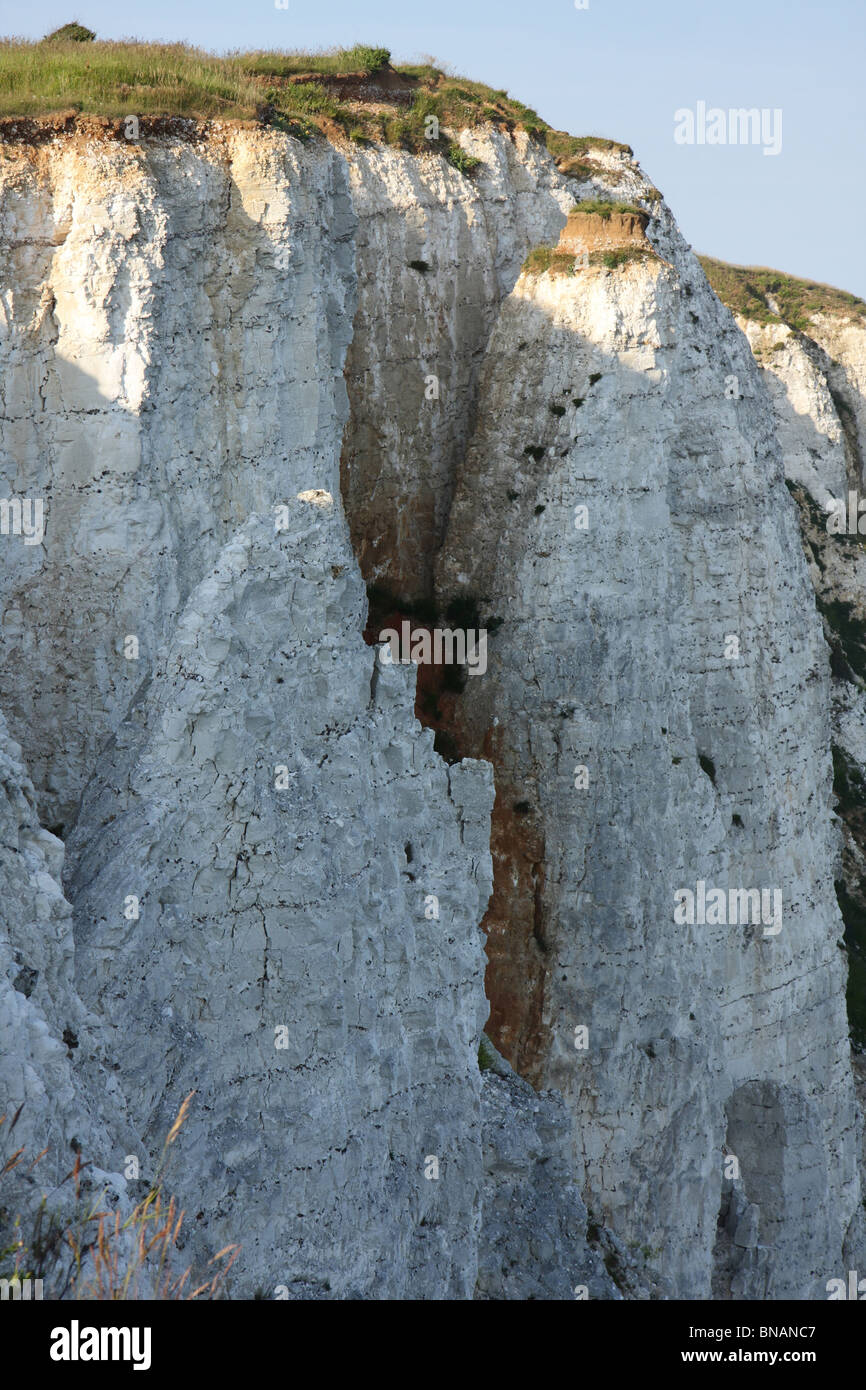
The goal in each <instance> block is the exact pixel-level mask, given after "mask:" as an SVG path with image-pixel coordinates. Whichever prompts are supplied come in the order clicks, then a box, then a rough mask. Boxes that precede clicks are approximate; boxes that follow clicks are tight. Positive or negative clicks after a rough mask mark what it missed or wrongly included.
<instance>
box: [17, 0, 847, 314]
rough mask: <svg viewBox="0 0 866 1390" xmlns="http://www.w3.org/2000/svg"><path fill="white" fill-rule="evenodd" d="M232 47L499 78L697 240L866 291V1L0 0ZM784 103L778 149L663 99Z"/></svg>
mask: <svg viewBox="0 0 866 1390" xmlns="http://www.w3.org/2000/svg"><path fill="white" fill-rule="evenodd" d="M73 17H74V18H77V19H79V20H80V21H81V22H82V23H84V24H87V25H89V26H90V27H91V28H92V29H95V30H96V31H97V33H98V34H99V36H100V37H101V38H121V37H124V36H128V35H130V34H134V35H135V36H136V37H140V38H147V39H159V38H162V39H170V40H180V39H183V40H187V41H189V42H190V43H194V44H197V45H199V46H201V47H203V48H209V49H211V50H214V51H217V52H224V51H226V50H227V49H232V48H285V49H295V48H300V49H315V48H323V47H329V46H332V45H335V44H336V45H340V46H345V45H349V44H351V43H354V42H363V43H370V44H381V45H384V46H386V47H388V48H390V49H391V51H392V53H393V55H394V58H395V61H399V60H410V59H412V58H416V57H418V56H420V55H422V54H433V55H434V56H435V57H436V58H438V59H439V60H440V61H441V62H442V63H444V64H448V65H449V66H450V67H452V68H454V69H455V70H456V71H458V72H460V73H462V74H463V75H465V76H469V77H474V78H477V79H479V80H481V81H484V82H489V83H490V84H491V85H492V86H494V87H505V88H507V89H508V91H509V92H510V93H511V94H512V95H513V96H516V97H518V98H519V99H520V100H522V101H525V102H526V103H527V105H529V106H533V107H535V109H536V110H537V111H538V112H539V114H540V115H541V116H543V117H544V119H545V120H547V121H549V122H550V124H551V125H554V126H557V127H558V128H560V129H563V130H569V131H571V132H572V134H575V135H582V134H597V135H608V136H611V137H613V138H614V139H617V140H623V141H626V142H627V143H628V144H630V145H631V146H632V147H633V148H634V151H635V154H636V155H637V157H638V159H639V160H640V161H641V164H642V165H643V167H644V169H645V170H646V172H647V174H648V175H649V177H650V178H651V179H652V180H653V182H654V183H656V184H657V185H658V187H659V188H661V190H662V192H663V193H664V195H665V197H666V198H667V200H668V202H669V204H670V205H671V207H672V208H673V210H674V213H675V214H676V216H677V218H678V220H679V223H680V226H681V227H682V230H683V232H684V234H685V236H686V237H687V238H688V239H689V241H691V243H692V245H693V246H694V247H695V249H696V250H698V251H702V252H706V253H707V254H709V255H713V256H718V257H721V258H722V259H724V260H728V261H734V262H737V263H739V264H748V265H771V266H774V267H776V268H778V269H780V270H787V271H789V272H791V273H792V274H794V275H802V276H805V277H807V278H809V279H813V280H823V281H827V282H828V283H830V284H834V285H838V286H840V287H842V288H843V289H847V290H852V291H853V292H854V293H856V294H860V295H862V296H863V297H864V298H866V264H864V256H863V242H864V228H866V215H864V214H866V207H864V201H866V199H864V173H863V148H864V137H866V120H864V104H866V100H864V90H866V42H864V39H866V4H864V0H817V3H813V4H806V3H804V0H717V3H710V2H709V0H653V3H649V0H647V3H639V0H589V8H588V9H586V10H577V9H576V8H575V6H574V0H522V3H521V0H426V2H425V3H421V2H420V0H363V3H358V0H328V3H327V4H325V3H322V0H289V8H288V9H287V10H278V9H276V8H275V5H274V0H244V3H239V0H147V3H145V4H138V5H131V4H126V3H122V2H121V3H117V0H35V3H33V4H31V5H30V6H26V7H25V6H22V5H21V4H20V3H18V0H16V3H15V4H14V5H13V4H11V3H10V0H0V29H2V32H3V33H6V34H10V33H18V34H26V35H29V36H31V37H36V36H40V35H42V34H44V33H46V32H47V31H48V30H50V29H52V28H55V27H56V26H57V25H59V24H61V23H64V22H66V21H67V20H69V19H71V18H73ZM699 101H704V102H706V104H707V106H708V107H712V106H718V107H722V108H724V109H726V110H727V109H728V108H729V107H742V106H745V107H758V108H764V107H766V108H770V109H772V108H777V107H780V108H781V110H782V113H783V115H782V150H781V153H780V154H779V155H778V156H776V157H769V156H765V155H764V154H763V152H762V150H761V148H760V146H743V145H714V146H711V145H693V146H686V145H677V144H675V143H674V139H673V130H674V119H673V115H674V111H675V110H677V109H678V108H683V107H690V108H692V109H695V107H696V105H697V103H698V102H699Z"/></svg>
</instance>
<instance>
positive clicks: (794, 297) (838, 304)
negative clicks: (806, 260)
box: [698, 256, 866, 333]
mask: <svg viewBox="0 0 866 1390" xmlns="http://www.w3.org/2000/svg"><path fill="white" fill-rule="evenodd" d="M698 259H699V261H700V263H701V265H702V266H703V268H704V274H705V275H706V277H707V279H708V280H709V282H710V284H711V285H712V287H713V289H714V290H715V292H716V294H717V295H718V296H719V299H720V300H721V301H722V303H723V304H726V305H727V306H728V308H729V309H730V310H732V312H733V313H735V314H741V315H742V316H743V317H744V318H748V319H752V320H754V321H755V322H756V323H779V322H780V320H781V321H782V322H783V323H787V324H788V325H789V327H791V328H794V329H797V330H798V331H799V332H801V333H808V331H809V328H810V320H811V316H812V315H813V314H836V315H840V316H843V317H846V318H855V317H856V318H860V317H864V316H866V303H864V301H863V300H862V299H858V298H857V296H856V295H854V294H848V293H847V292H846V291H845V290H837V289H834V287H833V286H832V285H820V284H817V283H816V282H815V281H814V280H798V279H796V278H795V276H793V275H784V274H783V273H782V272H781V271H779V270H770V269H768V268H766V267H764V266H742V265H727V264H726V263H725V262H724V261H716V260H713V259H712V257H711V256H699V257H698ZM768 295H769V296H771V297H772V298H773V299H774V300H775V302H776V304H777V305H778V307H779V314H774V313H773V310H772V309H771V308H770V305H769V303H768V302H767V296H768Z"/></svg>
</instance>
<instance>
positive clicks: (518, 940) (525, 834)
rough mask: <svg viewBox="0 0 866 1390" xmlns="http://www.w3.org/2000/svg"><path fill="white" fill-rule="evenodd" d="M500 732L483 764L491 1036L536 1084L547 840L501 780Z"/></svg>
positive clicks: (540, 1054)
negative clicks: (487, 792) (487, 809)
mask: <svg viewBox="0 0 866 1390" xmlns="http://www.w3.org/2000/svg"><path fill="white" fill-rule="evenodd" d="M504 742H505V734H504V733H503V730H502V729H501V727H500V728H497V729H495V730H490V732H489V735H488V737H487V738H486V739H485V740H484V743H485V746H484V749H483V750H482V751H481V752H480V754H479V756H481V757H486V758H489V759H490V761H491V762H492V763H493V766H494V769H495V776H496V801H495V803H494V807H493V816H492V821H491V831H490V845H491V853H492V856H493V893H492V896H491V899H490V902H489V904H488V907H487V912H486V913H485V916H484V920H483V922H482V928H483V929H484V931H485V932H486V934H487V959H488V966H487V973H486V979H485V989H486V993H487V997H488V999H489V1000H490V1019H489V1022H488V1024H487V1033H488V1035H489V1037H490V1038H491V1040H492V1042H493V1043H494V1045H495V1046H496V1047H497V1048H498V1049H499V1051H500V1052H501V1053H502V1054H503V1056H504V1057H507V1058H508V1060H509V1062H510V1063H511V1065H512V1066H513V1067H514V1069H515V1071H517V1072H519V1073H520V1075H521V1076H525V1077H526V1078H527V1080H529V1081H531V1082H533V1083H534V1084H538V1082H539V1081H540V1070H541V1065H542V1063H543V1059H544V1057H545V1055H546V1053H547V1051H548V1043H547V1038H546V1029H545V1025H544V1020H543V1010H544V985H545V975H546V962H545V956H546V951H547V946H546V934H545V906H544V868H543V865H544V836H543V833H542V832H541V830H540V828H539V826H538V823H537V821H536V818H535V812H534V811H533V809H532V808H530V809H529V810H528V811H526V812H524V811H520V810H515V806H518V807H520V806H522V805H523V802H522V801H521V800H520V792H519V791H518V790H517V789H516V788H514V787H513V786H511V785H509V783H508V782H507V781H505V780H503V779H504V772H503V767H502V757H501V752H502V745H503V744H504Z"/></svg>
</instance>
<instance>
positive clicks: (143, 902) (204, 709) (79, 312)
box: [3, 134, 492, 1297]
mask: <svg viewBox="0 0 866 1390" xmlns="http://www.w3.org/2000/svg"><path fill="white" fill-rule="evenodd" d="M12 162H13V163H14V160H13V161H12ZM19 162H20V166H21V167H16V169H15V171H14V173H13V174H10V176H9V178H10V182H9V185H8V186H7V190H6V191H7V202H6V207H7V216H8V217H9V218H10V219H11V218H18V219H20V220H22V221H23V222H27V221H29V222H30V224H31V225H32V226H34V227H35V228H36V229H37V231H39V229H42V231H41V232H40V233H39V235H35V236H34V243H38V244H34V245H33V246H31V248H30V251H31V260H30V261H29V262H27V265H28V266H29V274H30V278H31V281H32V285H33V296H34V299H35V298H36V296H37V289H38V300H39V303H40V304H41V305H43V306H44V315H43V318H42V319H40V320H39V326H38V331H37V330H36V329H33V330H32V331H31V325H32V323H33V319H32V318H31V319H30V320H28V321H27V322H25V323H15V324H13V325H12V331H11V332H10V333H9V335H8V338H7V341H6V345H5V347H6V352H7V354H8V359H9V362H10V366H11V375H9V376H5V377H4V382H5V384H6V388H7V392H8V400H9V402H10V405H11V406H12V408H13V410H14V412H15V418H14V421H13V424H12V426H11V427H10V432H9V434H8V435H7V437H6V441H5V443H6V449H7V453H6V455H5V458H6V460H7V463H6V468H7V473H6V477H5V478H4V482H5V483H6V486H7V487H9V489H10V491H12V490H13V489H14V491H15V493H16V495H25V496H30V495H37V496H40V497H42V496H44V497H45V499H46V517H47V521H46V530H45V536H44V541H43V544H42V545H41V546H27V545H25V544H24V538H23V537H15V536H10V537H7V538H5V544H6V545H12V546H14V547H15V549H14V550H13V551H12V552H11V553H12V557H13V563H12V565H11V566H10V569H9V570H8V571H7V573H6V574H5V575H4V581H3V584H4V605H5V609H4V612H5V617H6V619H7V631H8V632H9V633H10V638H9V641H8V643H7V644H6V645H5V653H4V654H5V674H6V680H7V682H8V685H9V688H10V692H11V699H10V707H11V708H12V710H13V712H14V714H15V718H16V724H17V725H18V726H20V727H22V728H23V729H24V733H25V734H26V738H27V741H28V744H29V746H30V747H31V748H32V750H33V756H34V762H35V764H36V765H37V766H38V769H39V780H40V783H41V784H42V786H43V788H44V791H43V804H44V807H45V810H44V814H45V816H46V818H48V819H51V818H53V817H57V818H58V820H61V821H67V820H68V819H69V817H70V816H71V815H72V814H73V812H72V810H71V808H72V807H73V806H74V804H75V801H76V800H77V797H78V794H79V793H80V791H81V790H82V787H83V786H85V784H86V790H85V796H84V800H83V803H82V806H81V809H80V812H78V813H77V814H76V816H75V824H74V829H73V831H72V834H71V835H70V837H69V839H68V843H67V849H68V861H67V883H68V891H69V893H70V895H71V898H72V899H73V901H74V906H75V917H76V931H77V935H78V940H79V950H80V953H81V954H80V959H79V961H78V962H77V966H76V971H77V979H78V985H79V988H80V990H81V991H82V993H83V996H84V998H85V1000H86V1002H87V1004H88V1006H90V1007H91V1008H92V1009H93V1010H94V1011H95V1012H96V1013H98V1014H99V1015H100V1016H101V1017H102V1019H103V1020H104V1021H105V1025H106V1029H107V1039H108V1041H107V1046H108V1049H109V1051H110V1054H111V1057H112V1060H113V1062H114V1063H115V1064H116V1065H117V1067H118V1068H119V1075H120V1076H121V1077H122V1081H123V1089H124V1093H125V1096H126V1098H127V1103H128V1111H129V1116H130V1119H131V1120H132V1122H133V1123H134V1125H135V1127H136V1128H137V1129H138V1130H139V1131H140V1133H141V1134H142V1135H143V1137H144V1141H145V1144H146V1146H147V1149H148V1151H149V1152H150V1153H153V1154H158V1153H159V1151H160V1148H161V1146H162V1143H163V1140H164V1138H165V1135H166V1134H167V1132H168V1130H169V1128H170V1126H171V1123H172V1121H173V1119H174V1117H175V1115H176V1114H177V1112H178V1109H179V1107H180V1105H181V1103H182V1101H183V1099H184V1097H185V1096H186V1095H188V1093H189V1092H191V1091H193V1090H194V1091H195V1092H196V1097H195V1100H194V1102H193V1104H192V1106H191V1111H190V1117H189V1120H188V1121H187V1123H186V1125H185V1126H184V1128H183V1130H182V1131H181V1134H180V1137H179V1139H178V1140H177V1142H176V1144H175V1145H174V1146H173V1147H172V1155H173V1156H174V1157H175V1162H174V1163H173V1165H172V1169H171V1171H170V1172H169V1173H168V1174H167V1177H166V1181H167V1185H168V1186H169V1187H170V1190H172V1191H173V1192H175V1193H176V1195H177V1196H178V1198H179V1200H180V1202H181V1204H182V1205H183V1206H184V1208H185V1209H186V1212H187V1230H188V1231H189V1233H190V1234H189V1235H188V1237H187V1245H186V1251H187V1254H188V1256H189V1258H190V1259H191V1260H192V1261H193V1262H196V1261H197V1260H198V1259H199V1258H200V1259H201V1260H202V1261H204V1260H205V1259H206V1258H207V1257H208V1256H209V1255H211V1254H213V1253H214V1251H215V1250H216V1249H218V1248H220V1247H221V1246H223V1245H225V1244H227V1243H229V1242H239V1243H241V1244H242V1246H243V1255H242V1257H241V1260H240V1262H239V1264H238V1265H237V1281H236V1284H235V1291H236V1293H237V1294H238V1295H240V1296H243V1295H247V1296H250V1295H251V1294H252V1293H253V1292H254V1291H255V1289H256V1288H261V1289H262V1290H264V1291H265V1293H266V1296H274V1291H276V1290H279V1289H283V1288H286V1289H288V1290H289V1291H290V1292H292V1291H301V1292H307V1293H309V1292H310V1291H311V1290H312V1291H313V1292H315V1293H324V1294H328V1293H330V1294H331V1295H332V1296H338V1297H339V1296H345V1295H349V1294H357V1295H359V1296H365V1297H377V1296H380V1297H381V1296H399V1295H401V1294H409V1293H411V1294H412V1295H413V1296H428V1297H443V1296H448V1295H450V1296H455V1297H470V1296H471V1294H472V1291H473V1288H474V1281H475V1248H476V1243H477V1228H478V1221H479V1213H480V1189H481V1182H482V1176H483V1170H482V1158H481V1138H480V1135H481V1119H480V1074H479V1071H478V1065H477V1057H476V1052H477V1040H478V1036H479V1034H480V1030H481V1027H482V1025H483V1023H484V1019H485V1017H486V1004H485V1000H484V993H483V964H484V958H483V950H482V938H481V934H480V932H479V930H478V923H479V920H480V918H481V916H482V914H483V911H484V907H485V905H486V901H487V896H488V893H489V847H488V840H489V835H488V818H489V807H490V801H491V799H492V793H491V790H490V785H489V770H487V769H484V768H479V767H475V766H473V765H471V764H465V765H463V766H461V767H455V768H452V769H450V770H449V768H448V767H447V765H446V764H445V763H443V762H442V760H441V759H440V758H439V757H438V755H436V754H435V753H434V752H433V746H432V744H433V736H432V734H431V733H428V732H424V731H422V730H421V728H420V726H419V725H418V724H417V722H416V721H415V719H414V715H413V711H412V703H413V697H414V680H413V679H410V675H409V673H408V672H406V671H403V670H396V671H389V670H388V669H387V668H383V669H382V670H380V669H379V668H378V665H377V662H376V656H375V653H374V652H373V651H372V650H371V649H370V648H369V647H367V646H365V644H364V642H363V640H362V637H361V629H362V627H363V618H364V611H365V595H364V590H363V586H362V583H361V580H360V576H359V574H358V572H357V568H356V565H355V562H354V559H353V556H352V552H351V547H350V543H349V534H348V528H347V526H346V523H345V518H344V516H343V512H342V507H341V505H340V503H339V500H336V501H335V498H336V499H339V476H338V462H339V446H340V438H341V433H342V428H343V424H344V421H345V418H346V392H345V387H344V385H343V380H342V375H341V373H342V367H343V358H344V353H345V348H346V344H347V342H348V340H349V337H350V335H351V322H352V311H353V307H354V287H355V277H354V263H353V248H352V241H351V238H352V234H353V231H354V227H355V218H354V215H353V213H352V209H351V205H350V201H349V195H348V190H347V185H346V179H345V168H344V165H343V163H342V161H341V160H340V159H339V158H338V157H337V156H336V155H335V153H334V152H333V151H331V150H330V149H328V148H326V147H320V148H317V149H315V150H313V151H309V152H305V153H304V154H303V155H301V153H300V151H299V147H298V146H297V145H296V144H293V143H292V142H290V141H288V140H286V139H285V138H284V137H282V136H273V137H270V136H261V135H259V136H254V135H246V136H245V135H243V134H235V135H234V136H231V137H227V138H226V141H225V143H224V144H223V145H220V144H219V142H215V143H211V144H209V145H207V146H206V147H202V148H198V147H194V146H190V145H188V144H184V143H182V142H174V143H172V142H169V143H167V144H164V145H159V144H155V145H153V146H149V147H148V148H147V149H144V148H142V149H141V150H129V149H125V148H122V147H117V146H111V147H99V146H93V147H88V148H87V149H85V151H84V152H83V153H82V152H81V151H80V150H73V149H72V148H61V149H60V150H58V152H57V155H56V168H55V169H54V171H53V172H54V178H53V180H52V181H51V182H49V181H47V180H45V179H44V178H42V177H40V174H39V170H38V169H37V168H32V167H30V165H29V164H28V162H27V159H26V156H24V155H21V157H20V161H19ZM22 199H23V200H24V202H23V204H22ZM52 224H53V225H54V226H55V228H59V230H57V231H56V233H55V234H54V235H52V234H51V230H50V229H51V226H52ZM40 235H41V236H42V239H41V240H40ZM55 241H56V242H58V245H57V247H56V248H55V246H54V242H55ZM21 255H22V257H23V256H24V252H23V250H22V251H21ZM40 276H41V277H42V278H41V279H39V277H40ZM34 312H35V311H34ZM28 373H29V377H28V376H27V374H28ZM16 374H17V375H16ZM13 378H14V380H13ZM28 380H29V381H30V382H31V384H32V381H33V380H40V381H42V383H43V386H42V389H43V391H44V392H45V398H46V400H47V401H49V402H50V407H51V409H50V414H51V417H52V424H51V426H50V427H49V426H48V425H47V421H46V419H43V418H40V417H39V416H38V415H36V416H35V418H34V415H33V411H32V407H31V408H30V409H29V410H28V403H27V392H26V390H25V387H26V385H27V381H28ZM10 624H11V625H10ZM34 689H35V690H36V691H38V692H39V693H38V698H37V699H36V702H35V709H34V698H33V691H34ZM106 740H108V741H107V742H106ZM88 778H89V781H88V780H87V779H88Z"/></svg>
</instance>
